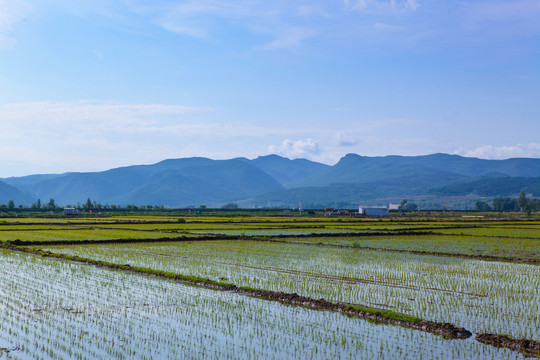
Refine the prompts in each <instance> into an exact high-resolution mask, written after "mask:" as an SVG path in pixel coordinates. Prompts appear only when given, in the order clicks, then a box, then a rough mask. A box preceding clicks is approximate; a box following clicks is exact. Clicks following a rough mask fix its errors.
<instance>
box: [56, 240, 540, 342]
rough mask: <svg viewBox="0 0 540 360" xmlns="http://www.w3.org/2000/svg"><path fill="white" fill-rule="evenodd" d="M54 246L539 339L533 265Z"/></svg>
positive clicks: (207, 247) (313, 252)
mask: <svg viewBox="0 0 540 360" xmlns="http://www.w3.org/2000/svg"><path fill="white" fill-rule="evenodd" d="M47 250H51V251H53V252H54V251H57V252H61V253H66V254H69V255H77V256H80V257H84V258H92V259H96V260H102V261H108V262H115V263H118V264H130V265H132V266H142V267H148V268H152V269H158V270H164V271H169V272H174V273H179V274H184V275H192V276H201V277H205V278H209V279H211V280H216V281H220V280H221V281H227V282H232V283H234V284H236V285H241V286H248V287H254V288H262V289H268V290H274V291H284V292H289V293H293V292H295V293H298V294H300V295H304V296H309V297H312V298H321V297H322V298H325V299H327V300H333V301H343V302H349V303H358V304H365V305H372V306H375V307H381V308H386V309H390V310H393V311H397V312H402V313H408V314H411V315H415V316H419V317H422V318H425V319H429V320H434V321H439V322H451V323H454V324H456V325H458V326H463V327H465V328H467V329H469V330H472V331H475V332H478V333H481V332H488V333H498V334H509V335H511V336H513V337H515V338H531V339H535V340H539V339H540V331H539V329H540V319H539V318H538V316H537V314H538V313H540V290H539V289H540V269H539V268H538V266H534V265H526V264H511V263H500V262H485V261H478V260H464V259H456V258H450V257H436V256H418V255H412V254H397V253H388V252H380V253H379V252H373V251H360V250H356V249H336V248H322V247H312V246H301V245H294V244H276V243H263V242H249V241H245V242H243V241H221V242H204V243H198V242H189V243H164V244H126V245H124V244H122V245H106V246H105V245H103V246H80V247H48V248H47Z"/></svg>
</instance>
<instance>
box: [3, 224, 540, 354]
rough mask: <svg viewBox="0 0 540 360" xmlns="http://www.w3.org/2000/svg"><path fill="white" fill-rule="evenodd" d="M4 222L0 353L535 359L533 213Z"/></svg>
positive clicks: (539, 324)
mask: <svg viewBox="0 0 540 360" xmlns="http://www.w3.org/2000/svg"><path fill="white" fill-rule="evenodd" d="M2 220H3V221H1V222H0V241H1V243H2V246H1V248H0V287H1V289H2V292H0V358H2V357H6V358H13V359H94V358H97V359H99V358H103V359H111V358H117V359H127V358H137V359H165V358H171V359H177V358H209V359H212V358H219V359H226V358H231V359H233V358H249V359H284V358H293V359H330V358H332V359H523V358H540V315H539V314H540V221H539V220H538V218H536V219H535V218H516V217H514V218H505V217H501V218H499V219H496V218H489V219H487V218H486V219H482V218H466V217H452V218H451V217H447V218H441V217H438V218H430V217H429V216H426V217H422V218H415V219H411V218H407V217H389V218H380V219H369V218H339V217H334V218H330V217H329V218H326V217H293V216H288V217H287V216H274V217H272V216H266V217H256V216H244V217H243V216H234V217H233V216H230V217H220V216H206V217H203V216H191V217H188V216H129V217H127V216H126V217H98V216H94V217H80V218H79V217H77V218H5V219H2ZM321 304H322V305H321ZM358 309H360V310H358ZM426 324H428V325H429V326H428V325H426ZM448 328H453V329H458V330H457V331H454V332H453V333H451V332H445V331H446V330H445V329H448ZM433 329H435V330H433ZM452 334H468V335H466V336H462V335H459V336H453V335H452ZM486 336H487V337H489V338H490V339H492V340H490V341H484V339H485V338H486ZM493 339H495V340H493Z"/></svg>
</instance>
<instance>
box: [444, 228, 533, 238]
mask: <svg viewBox="0 0 540 360" xmlns="http://www.w3.org/2000/svg"><path fill="white" fill-rule="evenodd" d="M437 232H441V233H444V234H458V235H460V234H464V235H475V236H504V237H512V238H535V239H539V240H540V229H527V228H518V227H512V228H503V227H482V228H474V229H444V230H438V231H437Z"/></svg>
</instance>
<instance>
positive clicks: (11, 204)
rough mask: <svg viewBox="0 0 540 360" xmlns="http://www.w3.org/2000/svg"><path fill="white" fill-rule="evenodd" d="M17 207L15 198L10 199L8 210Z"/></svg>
mask: <svg viewBox="0 0 540 360" xmlns="http://www.w3.org/2000/svg"><path fill="white" fill-rule="evenodd" d="M13 209H15V203H14V202H13V200H9V201H8V210H10V211H11V210H13Z"/></svg>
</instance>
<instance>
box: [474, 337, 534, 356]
mask: <svg viewBox="0 0 540 360" xmlns="http://www.w3.org/2000/svg"><path fill="white" fill-rule="evenodd" d="M476 340H477V341H479V342H481V343H483V344H487V345H492V346H496V347H503V348H507V349H510V350H514V351H518V352H520V353H522V354H523V355H524V356H526V357H537V358H540V341H535V340H527V339H512V338H510V337H508V336H506V335H495V334H479V335H477V336H476Z"/></svg>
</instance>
